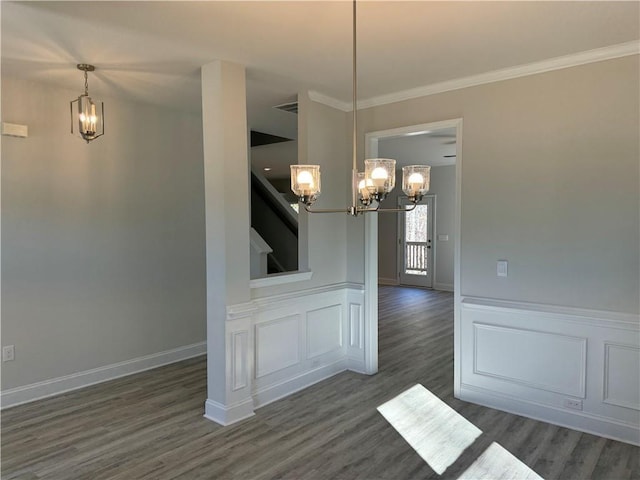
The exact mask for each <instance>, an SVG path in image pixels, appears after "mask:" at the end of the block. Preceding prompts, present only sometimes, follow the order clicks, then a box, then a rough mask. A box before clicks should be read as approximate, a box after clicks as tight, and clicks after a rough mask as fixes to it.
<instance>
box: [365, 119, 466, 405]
mask: <svg viewBox="0 0 640 480" xmlns="http://www.w3.org/2000/svg"><path fill="white" fill-rule="evenodd" d="M445 128H455V129H456V205H455V221H454V232H453V235H454V254H453V255H454V260H453V275H454V280H453V290H454V339H453V344H454V347H453V349H454V395H455V396H458V393H459V392H458V390H459V385H460V378H459V373H458V372H459V371H460V369H459V368H458V362H459V359H460V341H459V340H460V331H459V330H460V328H459V319H460V219H461V211H462V188H461V187H462V118H455V119H452V120H444V121H441V122H432V123H423V124H420V125H409V126H406V127H400V128H393V129H390V130H379V131H376V132H368V133H366V134H365V157H366V158H375V157H377V156H378V141H379V140H380V139H381V138H386V137H397V136H401V135H406V134H410V133H413V134H415V133H417V132H424V131H428V130H429V131H433V130H442V129H445ZM364 296H365V300H364V303H365V305H364V357H365V358H364V368H365V373H367V374H369V375H373V374H374V373H376V372H377V371H378V214H377V213H368V214H365V216H364Z"/></svg>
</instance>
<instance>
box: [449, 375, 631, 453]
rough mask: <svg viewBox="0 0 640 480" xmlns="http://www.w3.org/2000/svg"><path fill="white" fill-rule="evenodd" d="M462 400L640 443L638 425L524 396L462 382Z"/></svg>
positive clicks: (606, 436)
mask: <svg viewBox="0 0 640 480" xmlns="http://www.w3.org/2000/svg"><path fill="white" fill-rule="evenodd" d="M458 398H459V399H460V400H464V401H467V402H472V403H477V404H478V405H484V406H485V407H490V408H496V409H498V410H502V411H505V412H509V413H513V414H516V415H522V416H525V417H528V418H533V419H534V420H540V421H542V422H547V423H551V424H553V425H559V426H561V427H566V428H571V429H573V430H579V431H581V432H586V433H591V434H593V435H598V436H600V437H605V438H611V439H613V440H618V441H621V442H626V443H631V444H633V445H640V430H638V427H637V426H636V425H632V424H629V423H625V422H621V421H617V420H614V419H611V418H606V417H600V416H598V415H593V414H588V413H585V412H569V411H567V410H561V409H558V408H554V407H551V406H549V405H542V404H540V403H537V402H532V401H529V400H527V399H524V398H511V397H509V396H507V395H501V394H498V393H495V392H491V391H488V390H485V389H480V388H475V387H473V386H470V385H464V384H463V385H462V387H461V390H460V395H459V396H458Z"/></svg>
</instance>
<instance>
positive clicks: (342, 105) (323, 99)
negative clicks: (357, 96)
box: [308, 90, 359, 112]
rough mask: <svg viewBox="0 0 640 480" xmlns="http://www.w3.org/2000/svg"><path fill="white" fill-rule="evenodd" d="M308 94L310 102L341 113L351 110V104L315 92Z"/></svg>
mask: <svg viewBox="0 0 640 480" xmlns="http://www.w3.org/2000/svg"><path fill="white" fill-rule="evenodd" d="M308 94H309V99H311V101H313V102H316V103H321V104H323V105H326V106H327V107H331V108H335V109H338V110H342V111H343V112H350V111H351V110H353V105H352V104H351V102H343V101H342V100H338V99H336V98H333V97H330V96H328V95H325V94H323V93H320V92H317V91H315V90H309V91H308ZM358 105H359V104H358Z"/></svg>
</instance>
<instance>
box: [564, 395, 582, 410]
mask: <svg viewBox="0 0 640 480" xmlns="http://www.w3.org/2000/svg"><path fill="white" fill-rule="evenodd" d="M564 406H565V407H566V408H572V409H573V410H582V400H574V399H573V398H565V399H564Z"/></svg>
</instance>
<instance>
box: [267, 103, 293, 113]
mask: <svg viewBox="0 0 640 480" xmlns="http://www.w3.org/2000/svg"><path fill="white" fill-rule="evenodd" d="M273 108H277V109H278V110H282V111H283V112H289V113H295V114H296V115H297V114H298V102H290V103H283V104H282V105H276V106H275V107H273Z"/></svg>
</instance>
